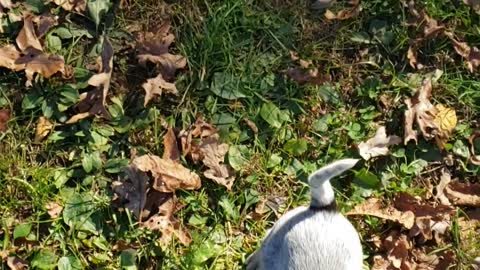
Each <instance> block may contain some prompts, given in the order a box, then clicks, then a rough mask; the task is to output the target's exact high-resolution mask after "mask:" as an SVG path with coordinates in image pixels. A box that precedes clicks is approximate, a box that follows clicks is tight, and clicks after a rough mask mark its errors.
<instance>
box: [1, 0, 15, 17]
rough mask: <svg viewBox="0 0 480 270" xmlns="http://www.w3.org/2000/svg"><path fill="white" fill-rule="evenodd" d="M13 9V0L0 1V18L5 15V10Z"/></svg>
mask: <svg viewBox="0 0 480 270" xmlns="http://www.w3.org/2000/svg"><path fill="white" fill-rule="evenodd" d="M11 8H13V3H12V1H11V0H0V16H3V14H5V9H11Z"/></svg>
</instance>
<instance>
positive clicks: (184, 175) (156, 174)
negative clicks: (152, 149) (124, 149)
mask: <svg viewBox="0 0 480 270" xmlns="http://www.w3.org/2000/svg"><path fill="white" fill-rule="evenodd" d="M132 165H133V166H135V168H137V169H138V170H140V171H142V172H145V173H146V172H150V173H151V174H152V176H153V178H154V182H153V185H152V187H153V188H154V189H156V190H158V191H160V192H175V191H176V190H177V189H186V190H193V189H198V188H200V186H201V182H200V177H199V176H198V175H197V174H196V173H194V172H191V171H190V170H189V169H187V168H185V167H183V166H182V165H181V164H179V163H176V162H175V161H173V160H171V159H161V158H159V157H157V156H154V155H144V156H140V157H136V158H135V159H134V160H133V161H132Z"/></svg>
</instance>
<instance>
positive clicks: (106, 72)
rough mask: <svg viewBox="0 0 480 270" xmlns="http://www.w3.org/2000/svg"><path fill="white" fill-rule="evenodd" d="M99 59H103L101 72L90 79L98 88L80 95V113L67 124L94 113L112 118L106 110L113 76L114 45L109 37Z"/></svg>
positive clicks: (105, 39)
mask: <svg viewBox="0 0 480 270" xmlns="http://www.w3.org/2000/svg"><path fill="white" fill-rule="evenodd" d="M99 59H100V61H101V65H100V68H99V73H98V74H95V75H93V76H92V77H91V78H90V79H89V80H88V84H89V85H91V86H94V87H96V89H95V90H91V91H89V92H86V93H82V94H81V95H80V102H79V103H78V104H77V108H78V110H79V111H80V113H78V114H76V115H74V116H72V117H71V118H70V119H69V120H68V121H67V122H66V123H67V124H72V123H76V122H78V121H80V120H81V119H84V118H87V117H91V116H94V115H101V116H103V117H105V118H107V119H109V118H110V114H109V113H108V111H107V110H106V108H105V105H106V103H107V102H106V100H107V94H108V90H109V89H110V80H111V78H112V70H113V47H112V44H111V43H110V41H109V40H108V39H107V38H104V42H103V50H102V54H101V56H100V58H99Z"/></svg>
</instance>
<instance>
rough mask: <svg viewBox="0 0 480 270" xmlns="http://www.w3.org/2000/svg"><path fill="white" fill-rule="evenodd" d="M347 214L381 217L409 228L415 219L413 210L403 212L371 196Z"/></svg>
mask: <svg viewBox="0 0 480 270" xmlns="http://www.w3.org/2000/svg"><path fill="white" fill-rule="evenodd" d="M346 215H347V216H349V215H368V216H374V217H378V218H381V219H385V220H391V221H395V222H398V223H400V224H402V225H403V226H404V227H405V228H407V229H410V228H412V227H413V224H414V219H415V215H414V214H413V212H412V211H404V212H401V211H398V210H397V209H395V208H393V207H391V206H388V207H383V206H382V203H381V202H380V200H379V199H377V198H370V199H368V200H366V201H365V202H363V203H362V204H359V205H357V206H355V208H354V209H352V210H350V211H349V212H348V213H347V214H346Z"/></svg>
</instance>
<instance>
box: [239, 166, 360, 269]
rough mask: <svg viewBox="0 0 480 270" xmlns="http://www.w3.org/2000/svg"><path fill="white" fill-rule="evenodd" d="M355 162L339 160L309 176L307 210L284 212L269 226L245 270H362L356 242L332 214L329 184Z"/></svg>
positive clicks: (343, 222)
mask: <svg viewBox="0 0 480 270" xmlns="http://www.w3.org/2000/svg"><path fill="white" fill-rule="evenodd" d="M357 161H358V160H357V159H343V160H339V161H336V162H333V163H332V164H330V165H328V166H325V167H323V168H321V169H319V170H318V171H316V172H314V173H313V174H312V175H310V177H309V178H308V181H309V184H310V189H311V190H310V192H311V202H310V206H309V207H304V206H301V207H298V208H295V209H293V210H291V211H289V212H287V213H286V214H285V215H283V216H282V217H281V218H280V219H279V220H278V221H277V222H276V223H275V224H274V225H273V227H272V229H271V230H270V231H269V232H267V237H266V238H265V240H264V242H263V244H262V246H261V248H260V249H259V250H257V251H256V252H255V253H253V254H252V255H251V256H250V257H249V258H248V260H247V270H255V269H256V270H284V269H285V270H286V269H289V270H360V269H362V265H363V258H362V257H363V256H362V245H361V243H360V238H359V236H358V233H357V231H356V230H355V228H354V227H353V226H352V224H351V223H350V222H349V221H348V220H347V219H346V218H345V217H344V216H343V215H342V214H340V213H339V212H338V211H337V210H336V203H335V197H334V192H333V188H332V186H331V184H330V179H331V178H333V177H335V176H338V175H340V174H341V173H343V172H344V171H346V170H348V169H350V168H352V167H353V166H354V165H355V164H356V163H357Z"/></svg>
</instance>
